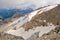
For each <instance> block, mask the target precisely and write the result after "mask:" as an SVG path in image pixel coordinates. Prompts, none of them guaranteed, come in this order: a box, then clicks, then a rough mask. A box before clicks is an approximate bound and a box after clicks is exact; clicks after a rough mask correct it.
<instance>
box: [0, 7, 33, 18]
mask: <svg viewBox="0 0 60 40" xmlns="http://www.w3.org/2000/svg"><path fill="white" fill-rule="evenodd" d="M32 11H33V9H31V8H27V9H23V10H22V9H0V19H6V18H10V17H12V16H13V15H14V14H16V12H19V13H20V14H26V13H29V12H32Z"/></svg>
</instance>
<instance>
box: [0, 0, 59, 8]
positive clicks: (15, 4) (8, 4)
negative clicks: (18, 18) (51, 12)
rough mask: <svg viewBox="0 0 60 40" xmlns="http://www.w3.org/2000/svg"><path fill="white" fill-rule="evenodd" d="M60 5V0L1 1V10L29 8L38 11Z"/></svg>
mask: <svg viewBox="0 0 60 40" xmlns="http://www.w3.org/2000/svg"><path fill="white" fill-rule="evenodd" d="M53 4H60V0H0V8H23V9H24V8H27V7H32V8H34V9H37V8H39V7H44V6H47V5H53Z"/></svg>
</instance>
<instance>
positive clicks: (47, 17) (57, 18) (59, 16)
mask: <svg viewBox="0 0 60 40" xmlns="http://www.w3.org/2000/svg"><path fill="white" fill-rule="evenodd" d="M47 23H52V24H54V25H60V5H59V6H57V7H55V8H53V9H51V10H49V11H46V12H43V13H41V14H37V15H35V16H34V17H33V18H32V20H31V21H30V22H28V23H26V24H25V25H24V27H25V28H26V30H27V29H29V28H32V27H35V26H41V25H43V26H46V25H47Z"/></svg>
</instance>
